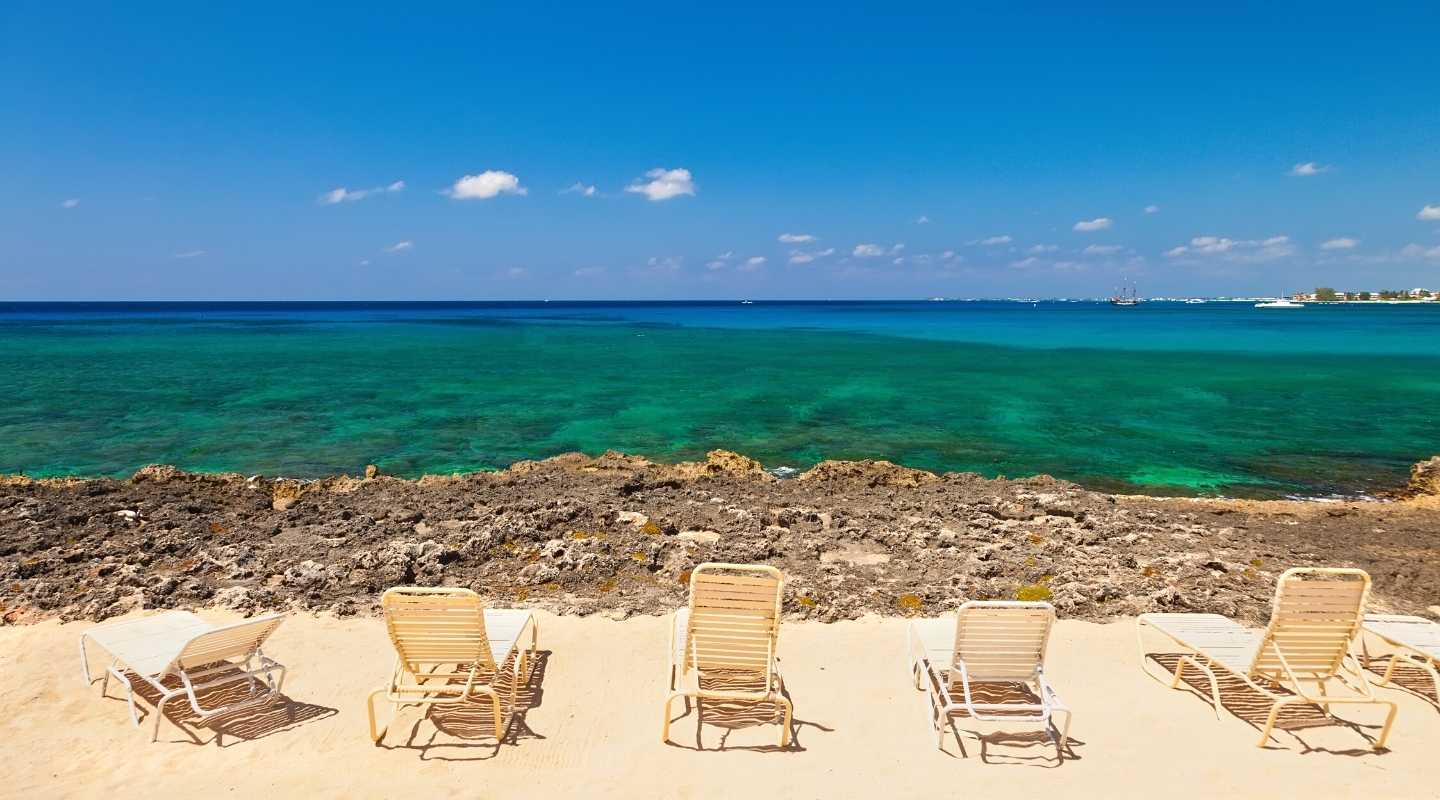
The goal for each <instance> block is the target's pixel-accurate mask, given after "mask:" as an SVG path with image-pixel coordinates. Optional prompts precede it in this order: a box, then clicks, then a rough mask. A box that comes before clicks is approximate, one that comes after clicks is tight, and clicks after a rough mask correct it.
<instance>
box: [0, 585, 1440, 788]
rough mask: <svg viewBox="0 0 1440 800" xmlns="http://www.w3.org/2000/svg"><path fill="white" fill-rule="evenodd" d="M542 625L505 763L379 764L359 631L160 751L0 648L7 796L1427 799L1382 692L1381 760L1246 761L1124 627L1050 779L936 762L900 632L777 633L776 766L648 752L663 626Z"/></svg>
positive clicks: (470, 735)
mask: <svg viewBox="0 0 1440 800" xmlns="http://www.w3.org/2000/svg"><path fill="white" fill-rule="evenodd" d="M201 614H202V616H204V617H205V618H206V619H209V620H214V621H217V622H218V621H224V620H232V619H236V618H238V617H237V616H236V615H234V614H230V613H227V612H217V611H204V612H201ZM538 617H539V621H540V633H541V649H542V653H543V655H542V660H541V662H540V665H539V667H538V668H537V670H536V671H535V674H534V676H533V678H532V681H531V683H530V685H529V686H528V687H526V689H525V690H523V691H522V693H521V699H520V702H519V703H518V705H517V709H516V711H517V715H516V719H515V721H514V723H513V724H512V725H511V727H510V729H509V730H508V732H507V736H506V741H505V742H504V743H503V744H501V745H500V746H498V747H497V746H496V743H495V741H494V739H493V738H492V737H489V736H485V735H483V734H481V733H479V732H478V729H479V728H480V727H481V725H482V724H483V723H484V721H485V720H486V716H485V714H484V713H483V712H481V711H479V710H478V708H477V709H476V710H475V712H474V713H471V710H470V709H468V708H466V709H458V710H447V711H438V712H435V713H434V714H432V715H431V717H430V718H429V719H425V718H422V716H421V714H420V713H419V711H417V710H416V709H414V708H408V709H405V710H404V711H402V712H401V714H400V715H399V716H398V717H397V718H396V719H395V721H394V722H393V723H392V724H391V726H390V730H389V732H388V733H387V735H386V736H385V738H384V739H383V741H382V742H381V744H380V745H379V746H376V745H373V744H371V743H370V741H369V738H368V736H367V735H366V730H365V710H364V698H365V695H366V694H367V692H368V691H369V690H371V689H373V688H375V687H376V686H378V685H379V684H380V683H382V682H383V680H384V678H385V676H386V674H387V671H388V670H389V668H390V665H391V659H392V651H391V650H390V647H389V643H388V641H387V639H386V636H385V632H384V627H383V624H382V622H381V621H380V620H379V619H377V618H373V617H360V618H348V619H338V618H335V617H332V616H328V615H323V616H311V615H306V614H295V615H292V616H291V617H290V618H289V619H288V620H287V621H286V622H285V624H284V625H282V626H281V628H280V629H279V631H278V632H277V633H276V634H275V636H274V637H273V639H272V640H271V643H270V645H269V646H268V647H267V652H268V653H269V654H270V655H272V656H273V657H275V658H277V659H278V660H280V661H282V662H283V663H285V664H286V665H287V666H288V667H289V669H290V673H289V677H288V678H287V680H286V684H285V692H284V698H285V699H284V701H283V702H279V703H277V704H276V705H274V706H272V707H270V708H267V709H264V710H262V711H258V712H253V713H247V712H241V713H240V714H238V715H237V716H236V717H235V718H231V719H221V720H218V721H215V722H213V723H212V724H211V725H209V726H206V727H199V728H197V727H194V726H192V725H188V724H187V725H184V726H183V727H176V726H175V725H173V724H171V723H170V722H169V721H167V722H165V723H164V724H163V725H162V728H161V734H160V741H159V742H157V743H154V744H151V743H150V742H149V741H148V740H149V736H148V730H146V731H141V730H136V729H135V728H133V727H132V726H131V724H130V722H129V718H128V715H127V714H126V710H125V704H124V702H123V700H121V699H118V697H119V695H118V693H117V692H116V690H114V688H113V687H112V690H111V697H110V698H108V699H107V698H102V697H101V696H100V685H99V684H98V683H96V684H95V685H93V686H90V687H86V686H84V685H83V680H82V678H81V676H80V664H79V663H78V656H77V654H76V641H77V637H78V636H79V634H80V633H81V632H82V631H83V630H84V629H85V628H87V627H89V625H90V623H71V624H61V623H58V622H56V621H46V622H41V623H38V624H35V625H25V626H9V627H4V628H0V669H3V670H4V674H5V675H6V676H7V678H8V680H7V681H6V682H5V684H4V688H3V689H0V706H3V707H4V708H5V709H6V710H7V713H6V715H5V717H4V719H3V721H0V741H4V742H6V743H7V745H6V747H7V750H8V751H9V757H8V758H7V759H6V761H7V768H6V772H7V781H6V787H5V789H4V790H3V792H0V794H5V795H7V796H14V797H19V796H26V795H30V794H32V793H36V792H44V793H45V794H46V796H51V797H97V796H107V797H141V796H150V797H154V796H157V795H159V796H181V795H204V794H214V793H216V792H217V791H223V792H227V793H233V794H234V795H235V796H256V795H264V796H271V797H301V796H312V797H315V796H318V797H330V796H342V795H343V796H352V797H452V796H453V797H516V796H521V795H525V796H538V797H554V796H562V795H566V794H569V795H573V796H585V797H687V798H688V797H695V798H699V797H726V796H729V797H735V796H776V797H780V796H783V797H874V796H879V795H886V796H892V797H920V796H936V795H942V794H955V793H962V792H963V793H973V792H1003V793H1004V796H1007V797H1032V796H1049V795H1062V794H1063V795H1070V796H1077V797H1092V796H1108V797H1154V796H1157V795H1163V794H1166V793H1176V792H1179V793H1182V794H1184V795H1185V796H1192V797H1196V796H1198V797H1215V796H1231V797H1259V796H1272V797H1293V796H1302V795H1305V796H1310V797H1394V798H1420V797H1434V796H1436V787H1435V785H1434V781H1433V777H1434V765H1433V763H1431V762H1432V761H1433V753H1434V744H1435V742H1436V741H1440V711H1437V710H1436V708H1435V707H1434V706H1433V705H1430V704H1429V703H1427V702H1426V701H1424V700H1422V699H1420V698H1419V697H1417V696H1415V695H1414V694H1410V693H1408V692H1404V691H1400V690H1395V689H1383V690H1380V691H1381V693H1382V695H1383V696H1384V697H1385V698H1387V699H1393V700H1396V701H1397V702H1399V704H1400V711H1399V716H1398V718H1397V721H1396V724H1395V729H1394V732H1393V734H1392V737H1391V742H1390V745H1391V749H1390V750H1389V751H1388V752H1378V753H1377V752H1372V751H1371V749H1370V746H1369V743H1370V739H1371V737H1373V736H1374V733H1375V731H1376V730H1377V727H1376V726H1377V725H1378V723H1379V722H1380V720H1381V718H1382V714H1381V712H1380V710H1379V708H1376V707H1338V710H1337V720H1336V721H1331V720H1327V719H1326V718H1325V717H1324V716H1322V715H1321V714H1320V712H1319V711H1318V710H1316V709H1313V708H1310V709H1305V708H1297V709H1295V710H1293V711H1291V712H1287V714H1286V715H1284V716H1282V724H1281V727H1282V728H1284V732H1282V733H1279V734H1278V739H1277V741H1276V742H1275V743H1274V744H1273V746H1272V747H1270V748H1267V749H1260V748H1257V747H1255V741H1256V738H1257V735H1258V734H1257V731H1258V728H1256V727H1255V723H1256V722H1257V719H1258V715H1260V714H1262V713H1263V712H1262V710H1261V709H1260V705H1259V704H1257V703H1254V702H1253V701H1254V698H1253V697H1250V696H1248V695H1247V692H1246V691H1244V690H1243V689H1236V688H1233V687H1230V688H1227V689H1226V691H1225V697H1224V702H1225V704H1226V706H1227V711H1226V712H1225V713H1224V714H1222V715H1221V718H1220V720H1219V721H1216V719H1215V716H1214V715H1213V713H1212V712H1211V709H1210V707H1209V704H1208V702H1207V701H1206V700H1204V699H1202V698H1201V697H1200V696H1198V695H1196V694H1195V693H1194V692H1187V691H1175V690H1171V689H1169V688H1167V687H1165V686H1162V685H1161V684H1159V683H1157V682H1155V681H1153V680H1151V679H1149V678H1147V677H1145V675H1144V674H1143V673H1142V672H1141V669H1140V667H1139V663H1138V660H1137V657H1136V650H1135V635H1134V624H1133V621H1131V620H1120V621H1115V622H1111V623H1107V624H1096V623H1090V622H1081V621H1073V620H1062V621H1061V622H1060V624H1059V626H1058V627H1057V628H1056V630H1055V633H1054V635H1053V637H1052V640H1051V645H1050V658H1049V663H1050V667H1049V673H1050V676H1051V679H1052V681H1053V682H1054V684H1055V685H1056V687H1057V689H1058V690H1059V691H1060V693H1061V696H1062V698H1063V699H1064V700H1065V701H1066V702H1067V703H1068V704H1069V705H1070V706H1071V707H1072V708H1073V709H1074V711H1075V723H1074V726H1073V728H1072V731H1071V734H1072V737H1073V743H1072V744H1071V746H1070V747H1069V749H1068V752H1067V753H1065V756H1064V758H1063V759H1057V751H1056V748H1055V746H1054V744H1053V743H1051V742H1050V741H1049V740H1048V739H1047V738H1045V737H1044V736H1043V735H1041V734H1040V733H1039V732H1038V730H1037V728H1036V727H1035V726H1033V725H1025V724H1018V723H1017V724H1011V725H1004V724H1000V723H980V722H969V721H967V720H964V719H960V720H958V726H957V727H958V729H959V730H960V736H959V738H958V739H956V738H953V737H952V738H949V739H947V742H946V746H945V751H944V752H942V751H940V750H938V749H936V746H935V739H934V737H933V735H932V734H931V732H930V730H929V728H928V723H927V722H926V718H925V714H926V711H925V707H924V700H923V695H922V694H921V693H920V692H917V691H916V690H915V689H914V688H912V686H911V684H910V682H909V680H908V675H907V672H906V670H907V664H906V660H905V655H904V653H905V651H904V642H905V625H906V621H905V620H903V619H899V618H882V617H877V616H866V617H864V618H862V619H860V620H856V621H845V622H838V623H833V624H823V623H816V622H795V623H787V624H785V625H783V626H782V628H781V638H780V642H781V650H780V655H781V659H782V667H783V670H784V674H785V677H786V683H787V687H788V690H789V692H790V695H791V697H792V699H793V701H794V703H795V727H794V733H795V739H794V744H793V746H792V747H791V748H789V749H788V750H780V749H779V748H777V747H776V746H775V745H776V742H777V741H778V737H777V733H778V728H777V726H775V725H773V724H766V725H756V726H753V727H742V728H736V729H733V730H731V729H729V728H727V727H724V726H723V722H724V720H723V719H716V720H707V722H706V724H704V725H702V726H700V727H699V728H698V735H697V725H696V720H695V715H694V714H693V713H692V714H691V715H689V716H686V717H684V718H681V719H678V720H677V721H676V722H675V724H674V729H673V730H674V740H675V741H674V742H673V743H672V744H668V745H667V744H662V743H661V742H660V735H659V732H660V722H661V702H662V700H663V697H664V693H665V688H666V684H665V680H666V675H665V647H666V639H667V624H668V619H667V618H665V617H657V616H640V617H634V618H631V619H629V620H625V621H614V620H608V619H603V618H600V617H597V616H592V617H559V616H554V615H551V614H547V613H543V612H541V613H539V614H538ZM1162 661H1163V658H1162ZM1152 668H1154V669H1156V670H1157V671H1158V670H1159V668H1158V667H1155V665H1154V663H1153V662H1152ZM1417 685H1418V684H1417ZM1431 699H1432V700H1433V696H1432V697H1431ZM142 707H143V708H145V709H146V711H147V712H148V711H149V710H150V707H149V706H148V704H142ZM676 713H677V714H678V713H679V707H678V704H677V711H676ZM1237 714H1238V716H1237ZM172 719H173V717H172ZM1342 720H1343V722H1342ZM146 722H147V723H148V719H147V720H146ZM717 723H720V724H717ZM147 727H148V726H147Z"/></svg>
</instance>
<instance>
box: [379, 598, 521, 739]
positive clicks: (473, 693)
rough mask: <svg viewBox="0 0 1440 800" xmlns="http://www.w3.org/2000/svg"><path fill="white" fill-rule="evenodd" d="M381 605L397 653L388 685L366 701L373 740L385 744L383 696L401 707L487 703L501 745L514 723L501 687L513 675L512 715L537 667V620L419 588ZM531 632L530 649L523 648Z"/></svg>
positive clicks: (510, 611)
mask: <svg viewBox="0 0 1440 800" xmlns="http://www.w3.org/2000/svg"><path fill="white" fill-rule="evenodd" d="M380 607H381V608H382V609H383V610H384V612H385V629H386V631H388V632H389V634H390V642H391V644H392V645H394V647H395V669H394V671H393V672H392V673H391V674H390V681H389V683H387V684H386V685H385V686H384V687H382V688H380V689H376V690H375V691H373V692H371V693H370V696H369V698H367V699H366V703H365V708H366V711H367V712H369V715H370V739H371V740H372V741H376V742H378V741H380V737H382V736H384V735H385V729H384V728H380V727H378V726H377V725H376V719H375V698H377V697H380V696H382V695H383V696H384V698H385V699H386V700H388V701H390V702H391V703H393V704H394V705H395V706H396V707H403V706H407V705H420V706H435V705H456V704H460V703H465V702H469V701H470V700H473V699H476V698H479V697H488V698H489V699H490V710H491V713H492V714H493V715H494V722H495V739H496V741H499V740H500V739H501V738H502V737H503V734H504V732H505V726H506V725H508V724H509V719H507V718H506V717H505V716H504V714H503V712H502V709H501V704H500V693H499V692H498V691H497V690H496V686H495V685H496V684H497V683H499V682H500V678H502V677H507V673H508V679H509V682H510V692H509V700H510V709H511V712H512V713H513V712H514V709H515V700H516V698H517V696H518V693H519V688H520V684H521V683H523V682H525V681H528V680H529V679H530V674H531V671H532V670H533V669H534V667H535V656H536V653H537V650H538V648H539V635H540V631H539V625H538V624H537V623H536V622H535V616H534V615H533V614H531V613H530V612H529V611H527V610H525V609H503V608H485V605H484V603H483V602H481V600H480V596H479V595H477V594H475V593H474V592H472V591H470V590H469V589H452V588H427V587H419V586H399V587H395V588H393V589H388V590H386V592H385V593H384V594H383V595H381V596H380ZM527 631H528V632H529V634H530V642H529V644H530V646H529V647H528V648H525V649H522V648H521V640H522V639H523V638H524V636H525V633H526V632H527Z"/></svg>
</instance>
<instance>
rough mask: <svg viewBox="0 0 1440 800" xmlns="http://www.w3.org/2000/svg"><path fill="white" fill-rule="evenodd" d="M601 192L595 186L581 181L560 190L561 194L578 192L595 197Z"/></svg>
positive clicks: (581, 194) (582, 195)
mask: <svg viewBox="0 0 1440 800" xmlns="http://www.w3.org/2000/svg"><path fill="white" fill-rule="evenodd" d="M599 193H600V190H598V189H596V188H595V187H594V186H588V185H586V184H584V183H581V182H580V181H575V182H574V183H573V184H571V185H570V186H569V187H568V188H565V189H561V190H560V194H578V195H580V196H581V197H594V196H595V195H597V194H599Z"/></svg>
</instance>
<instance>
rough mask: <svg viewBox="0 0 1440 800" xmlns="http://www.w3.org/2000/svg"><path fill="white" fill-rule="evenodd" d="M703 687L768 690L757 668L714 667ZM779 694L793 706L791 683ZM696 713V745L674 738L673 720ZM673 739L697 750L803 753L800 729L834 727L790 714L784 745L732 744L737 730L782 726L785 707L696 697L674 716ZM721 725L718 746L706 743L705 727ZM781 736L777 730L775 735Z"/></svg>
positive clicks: (703, 678)
mask: <svg viewBox="0 0 1440 800" xmlns="http://www.w3.org/2000/svg"><path fill="white" fill-rule="evenodd" d="M700 688H701V689H702V690H704V691H724V692H755V693H761V692H764V691H765V681H764V678H763V676H760V675H756V674H755V673H754V672H749V671H746V672H739V673H731V672H727V671H725V670H714V671H710V672H707V673H705V674H702V675H701V676H700ZM780 695H781V696H782V697H784V698H785V699H786V700H789V701H790V703H791V705H792V707H793V705H794V702H795V700H794V698H793V697H792V696H791V695H790V687H789V686H787V685H785V684H784V683H782V684H781V685H780ZM691 714H694V715H695V745H694V746H693V747H692V746H690V745H684V744H680V743H679V742H677V741H675V740H674V738H673V732H674V727H673V725H674V723H676V722H679V721H680V720H683V719H685V718H686V717H689V716H690V715H691ZM670 722H671V725H672V727H671V731H672V739H671V740H670V741H667V742H665V744H667V745H669V746H671V747H678V748H680V749H682V750H693V751H696V752H723V751H726V750H741V751H749V752H755V753H800V752H804V751H805V746H804V745H803V744H802V743H801V733H802V732H803V731H804V730H805V729H807V728H814V729H815V730H817V731H823V732H825V733H829V732H831V731H833V730H834V728H827V727H825V726H824V725H821V724H820V723H818V722H810V721H808V720H803V719H800V718H799V717H796V716H793V715H792V716H791V719H790V743H789V744H788V745H785V746H784V747H781V746H780V744H779V743H778V742H777V743H776V744H756V745H741V744H731V742H730V737H731V735H732V734H734V733H735V732H736V731H741V730H746V729H750V728H758V727H762V726H774V727H777V728H778V727H779V726H781V725H783V724H784V723H785V711H784V707H783V706H781V705H780V704H779V703H747V702H737V701H729V700H714V699H704V700H701V699H696V698H688V699H686V700H685V706H684V711H683V713H681V714H680V716H678V717H675V718H673V719H671V721H670ZM707 726H709V727H711V728H720V729H721V731H722V733H721V734H720V742H719V744H718V745H717V746H714V747H707V746H705V740H704V734H705V728H706V727H707ZM776 738H777V739H778V738H779V736H778V734H777V735H776Z"/></svg>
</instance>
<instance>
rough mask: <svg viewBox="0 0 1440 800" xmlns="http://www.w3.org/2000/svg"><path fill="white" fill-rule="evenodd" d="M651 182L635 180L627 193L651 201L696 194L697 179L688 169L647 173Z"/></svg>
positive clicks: (662, 169)
mask: <svg viewBox="0 0 1440 800" xmlns="http://www.w3.org/2000/svg"><path fill="white" fill-rule="evenodd" d="M645 177H646V178H649V179H650V180H648V181H646V180H641V179H639V178H636V179H635V182H634V183H632V184H630V185H629V186H626V187H625V191H627V192H634V193H636V194H643V195H645V196H646V197H647V198H649V199H650V200H651V201H654V202H658V201H660V200H669V199H671V198H675V197H679V196H681V195H686V194H688V195H691V196H692V197H693V196H694V194H695V179H694V178H692V177H691V175H690V170H688V169H664V168H660V167H657V168H655V169H652V170H650V171H649V172H647V173H645Z"/></svg>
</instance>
